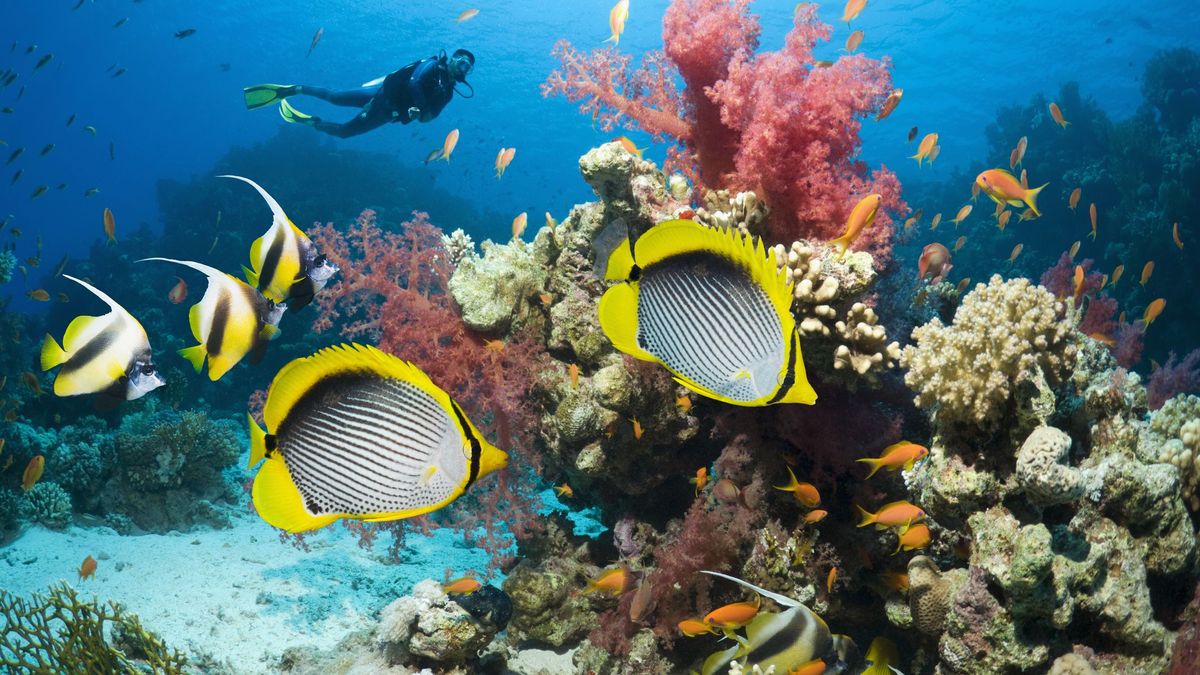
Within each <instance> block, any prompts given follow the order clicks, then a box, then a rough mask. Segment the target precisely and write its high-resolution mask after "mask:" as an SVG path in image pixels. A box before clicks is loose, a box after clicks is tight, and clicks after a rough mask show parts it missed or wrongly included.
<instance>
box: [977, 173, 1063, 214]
mask: <svg viewBox="0 0 1200 675" xmlns="http://www.w3.org/2000/svg"><path fill="white" fill-rule="evenodd" d="M975 184H976V185H978V186H979V189H980V190H982V191H983V193H984V194H986V195H987V196H988V197H991V199H992V201H994V202H996V203H997V204H1008V205H1009V206H1020V205H1021V204H1025V205H1026V206H1028V207H1029V208H1030V209H1032V210H1033V215H1035V216H1040V215H1042V212H1041V211H1039V210H1038V207H1037V196H1038V193H1039V192H1041V191H1042V190H1043V189H1045V187H1046V185H1049V183H1046V184H1044V185H1042V186H1041V187H1037V188H1032V189H1030V188H1025V187H1021V182H1020V181H1019V180H1017V177H1016V176H1014V175H1012V174H1011V173H1009V172H1007V171H1005V170H1004V169H988V170H987V171H984V172H982V173H980V174H979V175H978V176H976V177H975Z"/></svg>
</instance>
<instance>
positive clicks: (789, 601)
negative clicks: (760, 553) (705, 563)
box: [700, 570, 804, 607]
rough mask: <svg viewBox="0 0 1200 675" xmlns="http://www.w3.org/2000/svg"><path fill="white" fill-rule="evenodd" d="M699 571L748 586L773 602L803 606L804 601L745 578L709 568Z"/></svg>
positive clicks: (788, 605) (786, 605)
mask: <svg viewBox="0 0 1200 675" xmlns="http://www.w3.org/2000/svg"><path fill="white" fill-rule="evenodd" d="M700 571H701V572H703V573H704V574H711V575H712V576H714V577H721V578H722V579H725V580H728V581H732V582H733V583H735V584H741V585H742V586H745V587H746V588H749V589H750V590H752V591H754V592H755V593H758V594H759V595H764V596H766V597H768V598H770V599H772V600H774V601H775V602H778V603H779V604H780V605H783V606H784V607H803V606H804V603H802V602H800V601H799V600H793V599H792V598H789V597H788V596H786V595H780V594H779V593H776V592H775V591H768V590H767V589H765V588H763V587H761V586H755V585H754V584H752V583H750V582H749V581H745V580H743V579H739V578H737V577H731V576H729V575H728V574H721V573H720V572H711V571H709V570H700Z"/></svg>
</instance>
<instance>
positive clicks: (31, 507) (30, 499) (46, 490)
mask: <svg viewBox="0 0 1200 675" xmlns="http://www.w3.org/2000/svg"><path fill="white" fill-rule="evenodd" d="M20 512H21V515H22V516H23V517H24V518H25V519H26V520H29V521H31V522H34V523H37V524H39V525H45V526H46V527H48V528H50V529H52V530H61V529H63V528H64V527H66V526H67V525H70V524H71V516H72V512H71V495H69V494H67V491H66V490H64V489H62V487H60V486H59V484H58V483H55V482H53V481H42V482H40V483H38V484H37V485H34V486H33V489H31V490H30V491H29V492H26V493H25V499H24V501H23V502H22V503H21V507H20Z"/></svg>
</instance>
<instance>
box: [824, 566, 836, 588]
mask: <svg viewBox="0 0 1200 675" xmlns="http://www.w3.org/2000/svg"><path fill="white" fill-rule="evenodd" d="M835 583H837V568H836V567H830V568H829V574H828V575H827V576H826V577H825V592H826V593H832V592H833V585H834V584H835Z"/></svg>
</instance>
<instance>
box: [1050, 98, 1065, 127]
mask: <svg viewBox="0 0 1200 675" xmlns="http://www.w3.org/2000/svg"><path fill="white" fill-rule="evenodd" d="M1050 116H1051V117H1053V118H1054V123H1055V124H1057V125H1058V126H1060V127H1062V128H1064V129H1066V128H1067V125H1068V124H1070V122H1068V121H1067V120H1065V119H1063V114H1062V109H1061V108H1059V107H1058V104H1057V103H1051V104H1050Z"/></svg>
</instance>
